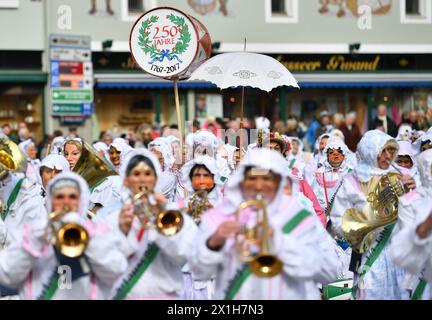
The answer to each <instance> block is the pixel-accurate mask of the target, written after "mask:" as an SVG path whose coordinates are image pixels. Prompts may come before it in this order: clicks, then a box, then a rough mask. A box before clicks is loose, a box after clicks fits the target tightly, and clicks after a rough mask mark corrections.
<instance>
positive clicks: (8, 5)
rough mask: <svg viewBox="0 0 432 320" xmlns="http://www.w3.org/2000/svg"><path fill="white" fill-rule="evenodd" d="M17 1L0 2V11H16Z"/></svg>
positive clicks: (3, 0)
mask: <svg viewBox="0 0 432 320" xmlns="http://www.w3.org/2000/svg"><path fill="white" fill-rule="evenodd" d="M19 5H20V3H19V0H0V9H18V8H19Z"/></svg>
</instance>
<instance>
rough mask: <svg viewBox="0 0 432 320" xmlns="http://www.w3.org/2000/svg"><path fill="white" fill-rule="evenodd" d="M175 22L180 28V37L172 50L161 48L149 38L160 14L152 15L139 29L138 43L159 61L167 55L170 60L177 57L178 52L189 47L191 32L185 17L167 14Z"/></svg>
mask: <svg viewBox="0 0 432 320" xmlns="http://www.w3.org/2000/svg"><path fill="white" fill-rule="evenodd" d="M167 19H169V20H170V21H171V22H172V23H173V24H175V25H176V26H177V28H178V31H179V34H180V38H179V40H178V41H177V43H176V44H175V46H174V47H173V48H172V50H171V51H170V50H162V51H161V50H160V49H158V47H157V46H156V45H155V44H154V43H153V44H152V42H151V41H150V39H149V36H150V27H151V25H152V24H153V23H156V22H157V21H158V20H159V17H158V16H151V17H150V18H148V19H147V20H145V21H144V22H143V23H142V25H141V28H140V30H139V37H138V40H139V42H138V45H139V46H140V47H141V49H142V50H143V51H144V53H145V54H148V53H150V58H151V59H153V61H155V60H159V61H163V59H164V58H165V57H167V58H168V59H169V60H172V59H174V58H177V59H178V57H177V54H182V53H184V52H185V51H186V50H187V48H188V47H189V43H190V41H191V34H190V32H189V26H188V25H187V24H186V22H185V19H184V18H183V17H179V16H175V15H174V14H170V15H168V16H167Z"/></svg>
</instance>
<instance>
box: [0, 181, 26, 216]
mask: <svg viewBox="0 0 432 320" xmlns="http://www.w3.org/2000/svg"><path fill="white" fill-rule="evenodd" d="M23 182H24V178H23V179H21V180H19V181H18V183H17V184H16V185H15V187H14V188H13V190H12V193H11V194H10V196H9V199H8V201H7V205H6V209H5V210H4V211H3V212H2V213H1V218H2V220H3V221H5V220H6V217H7V215H8V214H9V210H10V208H11V207H12V205H13V204H14V202H15V200H16V199H17V197H18V194H19V191H20V189H21V186H22V184H23Z"/></svg>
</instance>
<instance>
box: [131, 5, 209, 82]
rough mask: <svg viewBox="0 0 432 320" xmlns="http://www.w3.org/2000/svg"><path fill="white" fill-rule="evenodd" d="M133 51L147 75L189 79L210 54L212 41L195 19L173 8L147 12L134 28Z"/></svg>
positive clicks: (132, 35)
mask: <svg viewBox="0 0 432 320" xmlns="http://www.w3.org/2000/svg"><path fill="white" fill-rule="evenodd" d="M129 45H130V50H131V53H132V57H133V58H134V60H135V62H136V63H137V64H138V65H139V66H140V68H141V69H143V70H144V71H145V72H147V73H150V74H152V75H154V76H157V77H160V78H164V79H168V80H174V79H187V78H189V77H190V75H191V73H192V72H193V71H194V70H195V69H196V68H198V66H199V65H201V64H202V63H203V62H204V61H205V60H207V59H208V58H210V55H211V47H212V45H211V38H210V34H209V32H208V30H207V29H206V27H205V26H204V25H203V24H202V23H201V22H200V21H199V20H198V19H196V18H194V17H192V16H190V15H188V14H185V13H183V12H182V11H180V10H178V9H174V8H170V7H160V8H155V9H152V10H150V11H147V12H146V13H144V14H143V15H142V16H141V17H140V18H138V20H137V21H136V22H135V24H134V26H133V27H132V30H131V34H130V38H129Z"/></svg>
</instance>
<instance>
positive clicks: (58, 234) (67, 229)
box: [46, 208, 90, 258]
mask: <svg viewBox="0 0 432 320" xmlns="http://www.w3.org/2000/svg"><path fill="white" fill-rule="evenodd" d="M67 212H69V210H68V208H64V209H63V210H61V211H53V212H51V213H50V214H49V217H48V218H49V227H51V231H52V235H54V239H51V238H50V237H49V230H47V232H46V234H47V241H48V243H52V244H54V245H55V246H56V248H57V249H58V250H59V251H60V253H61V254H62V255H64V256H66V257H69V258H77V257H80V256H82V255H83V254H84V251H85V249H86V248H87V245H88V242H89V239H90V237H89V234H88V232H87V230H85V229H84V228H83V227H82V226H80V225H79V224H77V223H73V222H69V223H62V224H61V226H60V227H59V228H57V227H56V223H58V220H59V219H61V217H63V216H64V215H65V214H66V213H67Z"/></svg>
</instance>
